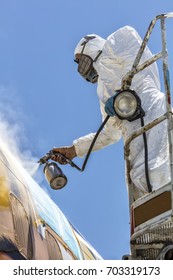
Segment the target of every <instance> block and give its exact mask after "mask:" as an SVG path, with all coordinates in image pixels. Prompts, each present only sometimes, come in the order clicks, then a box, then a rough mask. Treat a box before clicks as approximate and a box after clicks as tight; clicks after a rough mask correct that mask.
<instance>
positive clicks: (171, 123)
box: [161, 18, 173, 189]
mask: <svg viewBox="0 0 173 280" xmlns="http://www.w3.org/2000/svg"><path fill="white" fill-rule="evenodd" d="M161 33H162V57H163V73H164V86H165V94H166V109H167V114H168V119H167V122H168V142H169V159H170V172H171V185H172V189H173V157H172V153H173V151H172V143H173V131H172V129H173V119H172V106H171V91H170V78H169V69H168V53H167V48H166V25H165V18H161Z"/></svg>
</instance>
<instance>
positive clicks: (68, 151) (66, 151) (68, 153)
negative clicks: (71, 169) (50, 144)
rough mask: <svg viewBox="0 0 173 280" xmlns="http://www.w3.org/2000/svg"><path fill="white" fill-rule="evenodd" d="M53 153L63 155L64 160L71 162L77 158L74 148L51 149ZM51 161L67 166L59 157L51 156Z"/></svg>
mask: <svg viewBox="0 0 173 280" xmlns="http://www.w3.org/2000/svg"><path fill="white" fill-rule="evenodd" d="M52 150H53V152H55V153H56V152H57V153H60V154H62V155H64V156H65V157H66V158H68V159H70V160H72V159H73V158H74V157H76V156H77V154H76V151H75V147H74V146H67V147H60V148H53V149H52ZM51 159H52V160H54V161H57V162H59V163H60V164H67V162H66V161H65V160H63V158H62V157H61V155H53V156H52V157H51Z"/></svg>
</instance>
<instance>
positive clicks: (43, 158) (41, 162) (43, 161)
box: [38, 150, 54, 165]
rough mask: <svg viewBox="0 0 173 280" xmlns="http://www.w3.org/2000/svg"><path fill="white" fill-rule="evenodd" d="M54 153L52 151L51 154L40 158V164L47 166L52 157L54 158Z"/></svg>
mask: <svg viewBox="0 0 173 280" xmlns="http://www.w3.org/2000/svg"><path fill="white" fill-rule="evenodd" d="M53 154H54V153H53V151H52V150H51V151H50V152H48V153H47V154H46V155H45V156H44V157H42V158H40V159H39V161H38V163H39V164H40V165H41V164H45V163H47V162H48V160H49V159H51V157H52V156H53Z"/></svg>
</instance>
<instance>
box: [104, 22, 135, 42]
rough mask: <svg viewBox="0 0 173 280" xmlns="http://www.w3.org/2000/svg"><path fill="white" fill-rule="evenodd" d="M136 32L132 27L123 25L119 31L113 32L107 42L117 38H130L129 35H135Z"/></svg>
mask: <svg viewBox="0 0 173 280" xmlns="http://www.w3.org/2000/svg"><path fill="white" fill-rule="evenodd" d="M136 32H137V31H136V30H135V28H133V27H132V26H129V25H125V26H123V27H121V28H119V29H117V30H116V31H114V32H113V33H112V34H110V35H109V36H108V37H107V40H108V41H109V40H111V39H113V38H118V37H122V36H123V37H124V36H130V35H131V34H134V33H136Z"/></svg>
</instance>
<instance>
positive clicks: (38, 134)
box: [0, 0, 173, 259]
mask: <svg viewBox="0 0 173 280" xmlns="http://www.w3.org/2000/svg"><path fill="white" fill-rule="evenodd" d="M166 12H173V3H172V1H171V0H164V1H163V0H153V1H151V0H145V1H139V0H131V1H127V0H116V1H115V0H107V1H105V0H87V1H83V0H24V1H23V0H11V1H10V0H0V120H1V125H0V128H1V134H2V135H3V136H4V135H7V137H8V138H10V139H11V141H12V140H14V143H13V145H14V146H15V145H16V146H17V147H18V150H20V153H21V156H22V155H24V156H25V158H26V159H27V160H28V161H30V162H31V163H34V164H35V163H36V161H37V160H38V159H39V158H40V157H42V156H43V155H44V154H45V153H46V152H48V151H49V150H50V149H51V148H52V147H56V146H57V147H59V146H63V145H71V144H72V141H73V140H74V139H76V138H78V137H80V136H83V135H86V134H88V133H90V132H95V131H96V130H97V129H98V127H99V126H100V124H101V114H100V108H99V103H98V97H97V94H96V85H91V84H89V83H87V82H85V81H84V79H82V78H81V77H80V76H79V74H78V73H77V71H76V68H77V67H76V64H75V63H74V62H73V53H74V48H75V46H76V44H77V43H78V41H79V40H80V39H81V37H83V36H85V35H87V34H91V33H95V34H98V35H100V36H102V37H103V38H106V37H107V36H109V35H110V34H111V33H112V32H114V31H115V30H116V29H118V28H120V27H122V26H124V25H130V26H133V27H134V28H136V29H137V31H138V33H139V34H140V35H141V37H143V36H144V35H145V32H146V30H147V28H148V25H149V23H150V21H151V20H152V19H153V18H154V17H155V16H156V15H158V14H161V13H166ZM167 24H168V34H167V37H168V45H170V50H169V48H168V52H169V55H170V71H171V76H172V72H173V70H172V68H173V62H172V61H173V42H171V40H172V32H173V19H168V20H167ZM171 44H172V45H171ZM149 47H150V49H151V51H152V52H154V53H156V52H158V51H160V50H161V44H160V23H157V24H156V27H155V29H154V31H153V34H152V37H151V41H150V42H149ZM4 131H5V132H4ZM10 143H11V142H10ZM13 145H10V147H11V148H13ZM74 161H75V162H76V163H77V164H79V165H80V166H82V163H83V159H75V160H74ZM124 166H125V163H124V155H123V142H122V140H121V141H120V142H119V143H117V144H114V145H112V146H109V147H107V148H105V149H103V150H100V151H98V152H94V153H93V154H92V155H91V157H90V160H89V162H88V165H87V167H86V169H85V172H83V173H80V172H78V171H77V170H76V169H73V168H71V167H70V166H63V167H62V169H63V171H64V173H65V174H66V176H67V177H68V185H67V186H66V188H64V189H62V190H61V191H54V190H52V189H50V187H49V186H48V184H47V182H46V181H45V180H44V178H43V175H42V172H41V171H42V168H40V169H39V171H38V172H37V173H36V174H35V178H36V179H37V181H38V182H40V185H41V187H42V188H43V189H44V190H45V191H46V192H47V193H48V194H49V195H50V196H51V198H52V199H53V200H54V201H55V202H56V203H57V205H58V206H59V207H60V209H61V210H62V211H63V213H64V214H65V215H66V217H67V218H68V219H69V220H70V221H71V222H72V223H73V224H74V226H75V227H76V228H77V229H78V230H79V231H80V232H81V233H82V234H83V235H84V237H85V238H86V239H87V240H88V241H89V242H90V243H91V244H92V245H93V246H94V247H95V249H96V250H97V251H98V252H99V253H100V254H101V255H102V257H103V258H104V259H121V257H122V255H123V254H126V253H129V237H130V233H129V208H128V196H127V191H126V184H125V177H124ZM52 215H53V213H52Z"/></svg>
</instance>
